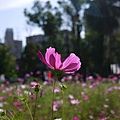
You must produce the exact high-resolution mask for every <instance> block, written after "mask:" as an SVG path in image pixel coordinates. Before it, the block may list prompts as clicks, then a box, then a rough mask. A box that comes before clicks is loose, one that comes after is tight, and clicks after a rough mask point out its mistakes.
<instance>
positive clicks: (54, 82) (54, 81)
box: [51, 75, 57, 120]
mask: <svg viewBox="0 0 120 120" xmlns="http://www.w3.org/2000/svg"><path fill="white" fill-rule="evenodd" d="M56 80H57V75H55V79H54V80H53V91H52V94H53V95H52V108H51V109H52V120H54V115H53V105H54V90H55V84H56Z"/></svg>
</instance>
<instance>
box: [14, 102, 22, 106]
mask: <svg viewBox="0 0 120 120" xmlns="http://www.w3.org/2000/svg"><path fill="white" fill-rule="evenodd" d="M13 104H14V106H21V105H22V103H21V102H14V103H13Z"/></svg>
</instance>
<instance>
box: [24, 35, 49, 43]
mask: <svg viewBox="0 0 120 120" xmlns="http://www.w3.org/2000/svg"><path fill="white" fill-rule="evenodd" d="M47 40H48V37H46V36H45V35H33V36H28V37H26V43H27V44H28V43H29V42H31V41H32V42H35V43H41V42H43V41H45V42H46V41H47Z"/></svg>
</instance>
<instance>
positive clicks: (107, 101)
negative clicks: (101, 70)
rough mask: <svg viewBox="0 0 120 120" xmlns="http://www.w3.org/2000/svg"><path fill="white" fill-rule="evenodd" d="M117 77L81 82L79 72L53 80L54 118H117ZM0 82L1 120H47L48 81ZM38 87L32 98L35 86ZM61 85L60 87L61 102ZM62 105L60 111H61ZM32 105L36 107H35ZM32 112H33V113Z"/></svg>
mask: <svg viewBox="0 0 120 120" xmlns="http://www.w3.org/2000/svg"><path fill="white" fill-rule="evenodd" d="M119 78H120V76H114V75H110V76H109V77H108V78H102V77H100V76H98V77H96V78H93V77H92V76H89V77H87V81H86V82H83V80H82V77H81V75H80V74H76V75H75V76H74V77H73V76H70V75H69V76H65V77H63V78H62V79H61V81H62V82H58V81H57V83H56V86H55V89H54V94H55V99H54V102H53V113H54V119H55V120H61V118H62V116H63V118H64V120H120V84H119ZM34 79H35V78H33V77H32V76H29V78H28V81H27V82H26V83H25V84H23V83H22V82H21V81H20V82H17V83H12V84H9V83H8V82H6V83H4V84H3V83H1V85H0V112H1V113H0V114H1V120H27V119H31V117H30V112H31V114H32V115H34V114H35V117H34V120H51V104H52V90H53V89H52V82H51V81H44V82H42V80H37V79H36V82H33V80H34ZM38 83H39V86H40V90H39V92H38V97H37V99H36V91H35V86H36V85H37V84H38ZM61 85H65V86H67V89H65V90H64V104H63V94H62V90H61ZM63 105H64V114H63V110H62V109H63ZM35 106H36V108H35ZM34 112H35V113H34ZM31 120H32V119H31Z"/></svg>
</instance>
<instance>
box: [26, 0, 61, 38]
mask: <svg viewBox="0 0 120 120" xmlns="http://www.w3.org/2000/svg"><path fill="white" fill-rule="evenodd" d="M24 13H25V16H26V17H27V18H28V24H31V23H33V24H36V25H37V26H39V27H41V28H42V30H43V31H44V33H45V35H46V36H56V34H57V33H58V30H59V29H60V27H61V24H62V18H61V12H60V11H59V10H58V8H57V7H55V8H53V7H52V5H51V3H50V1H48V2H46V3H45V4H42V2H40V1H35V2H34V5H33V7H32V12H28V10H26V9H25V11H24Z"/></svg>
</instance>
